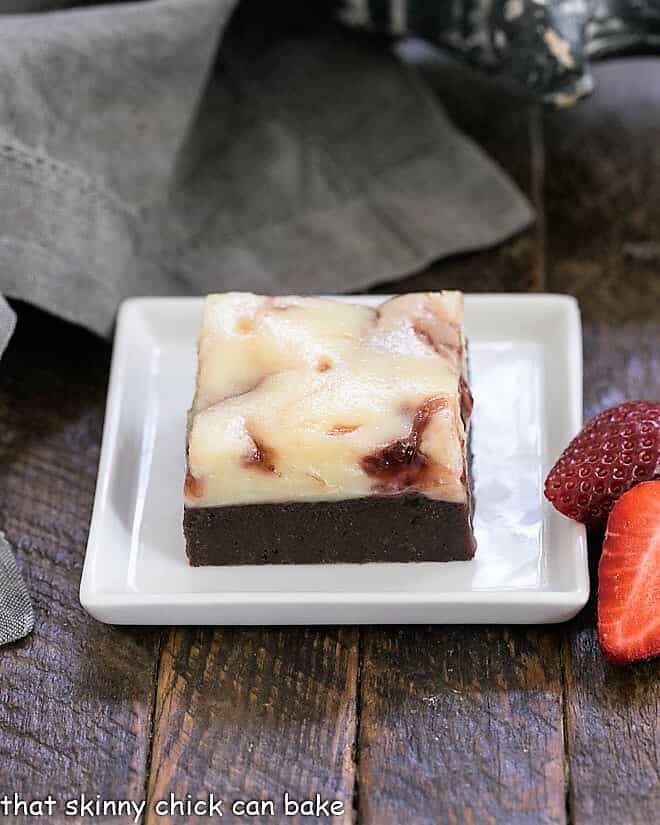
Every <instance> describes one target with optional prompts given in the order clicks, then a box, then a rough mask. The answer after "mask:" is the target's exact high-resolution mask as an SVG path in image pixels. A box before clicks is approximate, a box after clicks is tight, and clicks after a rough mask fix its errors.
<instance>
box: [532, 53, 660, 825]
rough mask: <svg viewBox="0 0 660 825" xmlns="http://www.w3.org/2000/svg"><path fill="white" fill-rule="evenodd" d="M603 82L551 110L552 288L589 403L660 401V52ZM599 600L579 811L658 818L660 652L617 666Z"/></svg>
mask: <svg viewBox="0 0 660 825" xmlns="http://www.w3.org/2000/svg"><path fill="white" fill-rule="evenodd" d="M597 84H598V91H597V94H596V95H595V96H594V98H593V99H592V100H590V101H588V102H587V103H585V104H584V106H582V107H580V108H579V109H577V110H575V111H574V112H563V113H555V114H553V115H548V116H547V118H546V133H547V137H546V145H547V147H548V157H547V165H548V171H549V175H548V186H547V220H548V238H549V247H548V254H549V279H550V287H551V288H553V289H556V290H561V291H569V292H572V293H573V294H575V295H577V296H578V298H579V299H580V305H581V309H582V313H583V318H584V362H585V414H586V416H587V417H590V416H592V415H594V414H595V413H596V412H598V411H600V410H601V409H603V408H605V407H608V406H611V405H613V404H617V403H619V402H621V401H624V400H630V399H634V398H655V399H658V398H660V277H659V276H658V268H659V266H660V105H659V104H660V63H658V62H657V61H648V60H634V61H633V60H630V61H623V62H621V63H617V64H609V65H606V66H601V67H599V69H598V71H597ZM600 547H601V537H600V536H592V537H591V540H590V556H591V568H592V598H591V600H590V603H589V605H588V607H587V609H586V610H585V611H583V612H582V614H581V615H580V616H579V617H578V618H577V620H575V621H574V622H573V623H572V625H571V626H570V627H569V628H568V636H567V642H566V651H565V660H566V674H565V679H566V710H567V732H568V742H567V745H568V757H569V768H570V776H571V782H570V796H569V809H570V812H571V816H572V821H573V822H574V823H575V825H618V824H619V823H623V822H625V823H627V825H638V824H639V825H642V823H645V824H646V825H648V823H650V822H654V821H657V816H658V810H660V760H659V758H658V753H659V752H660V678H659V677H660V661H658V660H656V661H655V662H649V663H646V664H638V665H632V666H628V667H615V666H612V665H608V664H607V662H606V661H605V660H604V658H603V656H602V654H601V652H600V649H599V647H598V643H597V638H596V631H595V619H596V615H595V593H596V589H597V578H596V572H597V563H598V556H599V554H600Z"/></svg>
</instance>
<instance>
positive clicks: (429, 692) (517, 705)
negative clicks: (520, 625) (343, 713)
mask: <svg viewBox="0 0 660 825" xmlns="http://www.w3.org/2000/svg"><path fill="white" fill-rule="evenodd" d="M557 642H558V632H557V630H556V629H551V630H544V629H528V630H522V629H517V628H516V629H507V628H498V627H493V628H483V627H463V628H460V627H456V628H440V627H437V628H406V629H400V630H394V631H375V632H369V633H367V634H366V638H365V643H364V664H363V670H362V704H361V716H360V744H359V754H360V760H359V799H360V822H362V823H364V825H399V823H402V822H411V823H415V825H427V823H428V825H432V824H433V823H438V822H442V823H447V825H463V823H475V825H490V823H507V825H517V823H529V825H531V823H535V825H536V823H563V822H564V821H565V817H564V778H563V755H564V750H563V741H562V701H561V671H560V662H559V656H558V644H557Z"/></svg>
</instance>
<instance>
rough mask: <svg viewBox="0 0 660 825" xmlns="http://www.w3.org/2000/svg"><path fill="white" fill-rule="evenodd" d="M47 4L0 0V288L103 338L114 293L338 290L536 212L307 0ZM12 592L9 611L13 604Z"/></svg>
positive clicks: (392, 60) (380, 61)
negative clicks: (2, 1) (1, 6)
mask: <svg viewBox="0 0 660 825" xmlns="http://www.w3.org/2000/svg"><path fill="white" fill-rule="evenodd" d="M62 5H64V4H63V3H62V0H51V2H50V3H49V2H48V0H12V3H11V8H12V10H13V11H19V12H20V11H21V9H23V10H33V11H34V10H36V9H40V10H43V9H45V8H47V7H48V6H50V8H51V10H50V11H40V13H33V14H20V13H17V14H5V15H0V292H4V293H5V294H6V295H10V296H13V297H17V298H22V299H25V300H27V301H30V302H32V303H35V304H37V305H39V306H41V307H44V308H46V309H48V310H50V311H51V312H55V313H57V314H59V315H61V316H63V317H64V318H67V319H69V320H71V321H75V322H77V323H80V324H83V325H85V326H86V327H88V328H90V329H92V330H94V331H96V332H98V333H100V334H103V335H109V334H110V332H111V330H112V325H113V322H114V318H115V314H116V311H117V307H118V305H119V303H120V301H121V300H122V299H124V298H126V297H129V296H133V295H181V294H200V293H205V292H210V291H220V290H225V289H232V288H233V289H248V290H255V291H263V292H271V293H272V292H274V293H278V292H280V293H282V292H297V291H302V292H312V293H314V292H316V293H319V292H339V291H347V290H353V289H358V288H361V287H366V286H368V285H370V284H373V283H375V282H377V281H381V282H382V281H384V280H387V279H388V278H394V277H399V276H402V275H405V274H408V273H410V272H413V271H415V270H416V269H419V268H421V267H423V266H424V265H425V264H427V263H428V262H430V261H432V260H434V259H437V258H441V257H443V256H446V255H450V254H454V253H457V252H464V251H467V250H472V249H478V248H480V247H485V246H489V245H492V244H495V243H497V242H498V241H501V240H503V239H504V238H506V237H508V236H510V235H512V234H514V233H515V232H517V231H518V230H520V229H522V228H523V227H524V226H525V225H526V224H527V223H528V222H529V221H530V220H531V210H530V207H529V205H528V203H527V201H526V200H525V198H524V197H523V196H522V195H521V194H520V192H519V191H518V190H517V188H516V187H515V186H514V185H513V184H512V182H511V181H510V180H509V179H508V178H507V177H506V176H505V175H504V174H502V172H501V171H500V170H499V169H498V168H497V167H496V166H495V165H494V164H493V163H492V162H491V161H490V160H489V159H488V158H487V157H486V156H485V155H484V154H483V152H482V151H481V150H480V149H479V148H478V147H477V146H475V145H474V144H473V143H472V142H471V141H470V140H468V139H466V138H465V137H464V136H462V135H461V134H460V133H459V132H457V131H456V129H455V128H454V127H453V126H452V124H451V123H450V122H449V120H448V118H447V117H446V116H445V114H444V113H443V111H442V109H441V108H440V106H439V105H438V103H437V102H436V100H435V99H434V98H433V96H432V95H431V93H430V92H429V91H428V90H427V89H426V88H425V86H424V85H423V84H422V83H421V82H420V80H419V79H418V78H417V76H416V75H415V74H414V73H412V72H411V71H409V70H408V69H407V68H406V67H404V66H403V65H402V64H401V63H400V62H399V61H398V60H397V58H396V57H394V56H393V54H392V53H391V52H390V51H389V50H388V49H387V48H386V46H385V45H384V44H383V43H382V42H380V41H376V40H373V39H372V38H367V37H364V36H363V35H360V34H355V33H352V32H350V31H348V30H346V29H345V28H344V27H342V26H340V25H338V24H336V23H334V22H332V20H331V19H330V18H331V15H330V14H323V15H322V14H320V12H319V9H320V8H321V7H322V6H323V5H324V4H323V3H322V2H320V0H319V3H292V4H291V6H290V7H289V4H288V3H277V4H275V3H271V4H264V3H261V2H242V3H241V4H240V6H239V8H238V10H237V11H236V13H235V14H233V16H232V17H231V23H230V24H229V25H228V26H227V23H228V21H229V18H230V16H231V15H232V13H233V12H234V11H235V6H236V0H151V2H148V3H146V2H142V3H118V4H116V5H113V6H101V5H99V6H95V5H85V6H83V7H75V8H66V9H62V8H57V7H61V6H62ZM53 9H55V10H53ZM325 11H328V10H327V9H325ZM4 311H5V313H6V311H7V308H6V306H5V310H4ZM6 317H7V318H8V316H6ZM6 323H7V326H5V330H6V333H7V334H8V332H9V326H8V321H7V322H6ZM1 329H2V326H1V325H0V330H1ZM1 335H2V333H0V337H1ZM0 368H1V367H0ZM3 558H7V559H8V561H7V562H6V564H5V567H4V568H3V569H6V570H11V571H12V573H11V574H9V575H8V574H6V573H5V574H3V576H4V581H5V582H7V583H9V588H13V589H12V590H11V592H13V593H19V594H22V596H24V594H23V593H22V591H16V590H15V588H16V587H17V580H16V577H15V575H14V573H13V571H14V569H15V568H14V567H13V564H12V563H11V562H10V561H9V559H10V556H9V555H8V551H7V550H6V548H5V549H3ZM18 586H20V585H18ZM9 592H10V590H8V588H7V584H4V585H3V579H2V578H0V607H2V610H3V611H4V610H5V609H6V608H5V607H4V605H13V604H17V605H20V604H23V606H24V607H25V603H24V601H22V598H21V597H19V598H17V597H15V596H12V597H9V596H8V593H9ZM30 622H31V618H30V614H28V613H24V614H23V624H22V625H21V627H22V628H23V630H26V629H27V628H29V626H31V625H30ZM12 626H13V625H12ZM1 642H2V637H1V636H0V643H1Z"/></svg>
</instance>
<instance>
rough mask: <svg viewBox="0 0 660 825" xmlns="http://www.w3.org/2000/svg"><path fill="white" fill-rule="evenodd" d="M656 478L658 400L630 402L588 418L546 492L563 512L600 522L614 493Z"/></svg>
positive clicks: (658, 467)
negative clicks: (589, 419)
mask: <svg viewBox="0 0 660 825" xmlns="http://www.w3.org/2000/svg"><path fill="white" fill-rule="evenodd" d="M658 477H660V403H657V402H656V403H654V402H652V401H630V402H628V403H627V404H619V406H618V407H612V408H611V409H609V410H604V411H603V412H602V413H600V414H599V415H597V416H596V417H595V418H592V419H591V421H588V422H587V423H586V424H585V425H584V427H583V429H582V431H581V432H580V433H579V434H578V435H577V436H576V437H575V438H574V439H573V440H572V441H571V443H570V444H569V445H568V447H567V448H566V449H565V450H564V452H563V453H562V454H561V456H560V457H559V460H558V461H557V463H556V464H555V466H554V467H553V468H552V470H550V472H549V473H548V477H547V478H546V480H545V495H546V498H547V499H548V500H549V501H551V502H552V504H553V505H554V507H556V508H557V510H559V512H560V513H563V514H564V515H565V516H568V517H569V518H572V519H574V520H575V521H581V522H582V523H583V524H587V525H589V526H592V527H598V526H601V527H602V526H604V524H605V522H606V519H607V515H608V513H609V512H610V510H611V509H612V505H613V504H614V502H615V501H616V500H617V498H618V497H619V496H620V495H621V494H622V493H625V492H626V490H629V489H630V488H631V487H632V486H633V485H635V484H638V483H639V482H640V481H650V480H651V479H653V478H658Z"/></svg>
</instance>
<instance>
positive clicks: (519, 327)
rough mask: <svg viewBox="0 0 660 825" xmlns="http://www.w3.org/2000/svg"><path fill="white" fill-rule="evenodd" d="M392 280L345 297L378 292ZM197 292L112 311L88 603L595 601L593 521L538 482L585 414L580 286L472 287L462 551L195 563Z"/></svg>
mask: <svg viewBox="0 0 660 825" xmlns="http://www.w3.org/2000/svg"><path fill="white" fill-rule="evenodd" d="M385 297H386V296H359V297H357V296H351V297H350V298H348V299H346V298H343V299H342V300H350V301H360V302H363V303H366V304H372V305H374V304H378V303H380V301H382V300H384V299H385ZM201 308H202V300H201V299H198V298H137V299H132V300H130V301H127V302H125V303H124V304H123V306H122V308H121V310H120V313H119V318H118V322H117V333H116V337H115V348H114V354H113V360H112V371H111V375H110V385H109V389H108V401H107V410H106V420H105V430H104V433H103V446H102V452H101V462H100V466H99V476H98V483H97V488H96V498H95V502H94V512H93V515H92V524H91V529H90V534H89V541H88V544H87V556H86V558H85V566H84V569H83V576H82V582H81V586H80V601H81V603H82V605H83V607H84V608H85V609H86V610H87V611H89V613H91V614H92V616H94V617H96V618H97V619H99V620H100V621H104V622H113V623H117V624H246V625H247V624H304V625H307V624H358V623H359V624H362V623H401V624H403V623H418V622H422V623H427V622H433V623H435V622H437V623H446V622H452V623H454V622H461V623H462V622H491V623H492V622H517V623H536V622H559V621H564V620H566V619H569V618H570V617H571V616H573V615H574V614H575V613H576V612H577V611H578V610H579V609H580V608H581V607H582V606H583V605H584V604H585V602H586V600H587V596H588V591H589V580H588V571H587V553H586V540H585V531H584V528H583V527H582V526H581V525H578V524H575V523H574V522H571V521H569V520H568V519H565V518H564V517H563V516H561V515H559V514H558V513H557V512H555V511H554V510H553V508H552V507H551V506H550V505H549V504H548V503H547V502H546V501H545V500H544V498H543V492H542V488H543V479H544V477H545V473H546V472H547V470H548V468H549V466H550V465H551V464H552V462H553V461H554V459H555V458H556V457H557V456H558V455H559V453H560V452H561V450H562V449H563V447H564V446H565V445H566V444H567V443H568V441H569V440H570V438H572V436H573V435H575V433H576V432H577V430H578V429H579V427H580V425H581V422H582V338H581V331H580V316H579V311H578V307H577V304H576V302H575V301H574V300H573V299H572V298H567V297H564V296H559V295H468V296H466V304H465V311H466V319H465V323H466V331H467V336H468V338H469V341H470V365H471V384H472V389H473V393H474V397H475V411H474V417H473V442H472V444H473V451H474V465H473V466H474V475H475V498H476V512H475V532H476V536H477V542H478V549H477V553H476V556H475V558H474V560H472V561H469V562H449V563H423V564H364V565H350V564H337V565H299V566H291V565H282V566H277V565H268V566H266V565H261V566H256V565H255V566H242V567H241V566H238V567H203V568H192V567H190V566H189V565H188V563H187V560H186V556H185V552H184V540H183V533H182V527H181V520H182V509H183V504H182V487H183V474H184V454H185V421H186V411H187V409H188V406H189V404H190V401H191V398H192V394H193V388H194V376H195V357H196V356H195V348H196V339H197V332H198V327H199V322H200V318H201Z"/></svg>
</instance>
